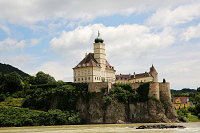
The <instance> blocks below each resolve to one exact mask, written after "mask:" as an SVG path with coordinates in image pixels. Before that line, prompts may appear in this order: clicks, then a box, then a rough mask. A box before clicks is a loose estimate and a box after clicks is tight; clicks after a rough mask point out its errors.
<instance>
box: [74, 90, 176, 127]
mask: <svg viewBox="0 0 200 133" xmlns="http://www.w3.org/2000/svg"><path fill="white" fill-rule="evenodd" d="M77 110H78V111H79V112H80V116H81V118H82V119H83V120H84V122H85V123H123V122H134V123H144V122H177V116H176V113H175V112H174V109H173V108H171V105H170V104H169V105H168V104H166V105H163V104H161V103H160V102H159V101H156V100H151V99H150V100H148V101H146V102H138V103H134V104H133V103H132V104H122V103H119V102H117V101H112V102H111V103H109V104H106V103H105V102H104V100H103V94H101V93H96V94H95V95H94V96H92V97H91V98H90V99H89V101H85V100H83V99H80V100H79V102H77Z"/></svg>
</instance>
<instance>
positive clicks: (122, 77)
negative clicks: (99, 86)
mask: <svg viewBox="0 0 200 133" xmlns="http://www.w3.org/2000/svg"><path fill="white" fill-rule="evenodd" d="M115 76H116V80H129V79H130V78H131V75H130V74H127V75H125V74H123V75H122V74H120V75H115Z"/></svg>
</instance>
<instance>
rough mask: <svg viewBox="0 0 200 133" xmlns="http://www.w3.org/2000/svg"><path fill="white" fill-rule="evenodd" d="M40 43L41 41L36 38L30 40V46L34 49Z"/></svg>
mask: <svg viewBox="0 0 200 133" xmlns="http://www.w3.org/2000/svg"><path fill="white" fill-rule="evenodd" d="M39 42H40V39H36V38H33V39H30V46H31V47H33V46H35V45H37V44H38V43H39Z"/></svg>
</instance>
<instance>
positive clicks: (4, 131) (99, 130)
mask: <svg viewBox="0 0 200 133" xmlns="http://www.w3.org/2000/svg"><path fill="white" fill-rule="evenodd" d="M152 124H153V125H155V123H137V124H95V125H63V126H37V127H3V128H0V133H80V132H81V133H113V132H114V133H123V132H126V133H132V132H144V133H182V132H185V133H186V132H187V133H193V132H196V133H200V122H194V123H174V124H173V125H182V126H185V127H186V128H185V129H136V127H138V126H140V125H152ZM156 124H161V123H156ZM163 124H166V123H163ZM169 124H171V123H169Z"/></svg>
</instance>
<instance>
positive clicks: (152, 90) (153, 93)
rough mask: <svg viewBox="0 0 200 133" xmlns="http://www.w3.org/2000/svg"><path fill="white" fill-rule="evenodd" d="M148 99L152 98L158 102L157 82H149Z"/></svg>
mask: <svg viewBox="0 0 200 133" xmlns="http://www.w3.org/2000/svg"><path fill="white" fill-rule="evenodd" d="M148 97H153V98H156V99H158V100H160V94H159V82H150V84H149V95H148Z"/></svg>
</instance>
